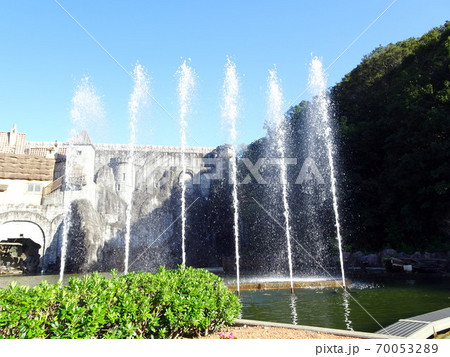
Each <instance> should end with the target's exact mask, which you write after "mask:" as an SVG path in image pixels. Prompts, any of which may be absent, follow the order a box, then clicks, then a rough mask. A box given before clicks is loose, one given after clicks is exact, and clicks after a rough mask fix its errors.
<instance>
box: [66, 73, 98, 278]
mask: <svg viewBox="0 0 450 357" xmlns="http://www.w3.org/2000/svg"><path fill="white" fill-rule="evenodd" d="M103 116H104V109H103V105H102V102H101V99H100V96H99V95H98V94H97V92H96V90H95V88H94V87H93V85H92V84H91V83H90V82H89V77H83V78H82V79H81V81H80V83H79V84H78V86H77V88H76V90H75V94H74V96H73V98H72V108H71V111H70V118H71V123H72V130H71V132H70V135H69V137H70V139H69V140H68V144H69V145H68V147H67V149H66V164H65V169H64V203H63V206H64V219H63V230H62V241H61V263H60V272H59V281H62V280H63V278H64V271H65V267H66V255H67V246H68V238H69V231H70V227H71V225H72V223H73V222H72V211H71V205H72V201H73V199H74V195H72V193H73V192H74V191H75V190H77V189H78V186H79V184H80V183H79V182H78V181H79V179H80V178H79V177H76V176H75V175H79V172H75V168H77V167H78V166H79V167H82V166H83V165H82V164H83V163H82V162H80V160H82V158H81V157H78V156H77V154H76V152H75V151H76V150H75V148H74V145H75V144H76V142H75V140H76V139H77V134H78V133H79V132H80V130H83V129H86V128H87V127H88V126H89V125H90V124H92V123H95V122H96V121H98V120H99V119H101V118H102V117H103Z"/></svg>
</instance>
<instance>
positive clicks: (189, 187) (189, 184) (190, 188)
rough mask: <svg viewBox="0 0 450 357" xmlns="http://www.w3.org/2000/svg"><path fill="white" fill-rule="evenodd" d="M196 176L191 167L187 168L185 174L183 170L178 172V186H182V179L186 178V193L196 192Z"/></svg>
mask: <svg viewBox="0 0 450 357" xmlns="http://www.w3.org/2000/svg"><path fill="white" fill-rule="evenodd" d="M194 178H195V174H194V172H193V171H192V170H191V169H186V171H185V172H184V176H183V171H180V173H179V174H178V182H177V184H178V186H181V181H182V180H184V182H185V185H186V194H188V195H192V194H193V193H194V183H195V182H194Z"/></svg>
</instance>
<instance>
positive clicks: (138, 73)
mask: <svg viewBox="0 0 450 357" xmlns="http://www.w3.org/2000/svg"><path fill="white" fill-rule="evenodd" d="M133 82H134V89H133V93H132V94H131V97H130V101H129V102H128V112H129V123H130V141H129V144H128V150H129V153H128V154H129V162H128V170H127V171H128V172H127V176H126V178H127V182H128V189H127V200H126V201H127V208H126V212H125V220H126V223H125V225H126V227H125V258H124V273H125V274H126V273H128V261H129V255H130V233H131V212H132V204H133V191H134V186H135V184H134V183H135V178H134V175H135V170H134V156H135V144H136V125H137V121H138V115H139V111H140V109H141V108H142V106H143V105H145V103H146V102H147V96H148V93H149V88H148V79H147V77H146V74H145V71H144V68H143V67H142V65H140V64H136V66H135V68H134V71H133Z"/></svg>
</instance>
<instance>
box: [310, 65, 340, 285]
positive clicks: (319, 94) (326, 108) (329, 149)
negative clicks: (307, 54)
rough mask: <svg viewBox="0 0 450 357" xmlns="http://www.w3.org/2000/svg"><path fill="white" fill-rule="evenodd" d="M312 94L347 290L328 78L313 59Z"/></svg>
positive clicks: (314, 117) (314, 121) (311, 72)
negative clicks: (326, 164)
mask: <svg viewBox="0 0 450 357" xmlns="http://www.w3.org/2000/svg"><path fill="white" fill-rule="evenodd" d="M308 88H309V90H310V92H311V94H312V95H313V96H314V98H313V101H312V108H311V111H310V113H312V119H313V123H314V124H313V125H315V126H316V127H317V128H319V129H320V130H319V135H321V138H322V139H323V141H324V144H325V149H326V157H327V160H328V167H329V170H330V181H331V185H330V186H331V194H332V198H333V212H334V221H335V228H336V239H337V242H338V248H339V260H340V268H341V276H342V286H343V288H344V289H346V283H345V272H344V259H343V254H342V237H341V229H340V227H341V226H340V220H339V209H338V208H339V207H338V197H337V188H336V185H337V181H336V172H335V171H336V170H335V164H334V137H333V129H332V128H331V123H330V115H331V114H330V101H329V98H328V95H327V88H326V76H325V72H324V70H323V67H322V62H321V61H320V60H319V59H318V58H317V57H315V58H313V59H312V61H311V68H310V73H309V86H308Z"/></svg>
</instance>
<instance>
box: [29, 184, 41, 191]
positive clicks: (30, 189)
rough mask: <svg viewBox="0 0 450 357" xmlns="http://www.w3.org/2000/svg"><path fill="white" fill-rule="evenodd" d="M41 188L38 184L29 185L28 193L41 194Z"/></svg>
mask: <svg viewBox="0 0 450 357" xmlns="http://www.w3.org/2000/svg"><path fill="white" fill-rule="evenodd" d="M41 190H42V186H41V184H39V183H29V184H28V192H41Z"/></svg>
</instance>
